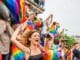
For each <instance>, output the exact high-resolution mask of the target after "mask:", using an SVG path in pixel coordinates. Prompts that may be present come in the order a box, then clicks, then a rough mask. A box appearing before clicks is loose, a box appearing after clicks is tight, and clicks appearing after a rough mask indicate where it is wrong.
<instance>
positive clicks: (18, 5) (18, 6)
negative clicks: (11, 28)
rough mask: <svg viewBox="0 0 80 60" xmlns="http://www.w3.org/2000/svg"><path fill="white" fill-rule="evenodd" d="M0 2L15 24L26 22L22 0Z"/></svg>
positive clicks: (3, 0)
mask: <svg viewBox="0 0 80 60" xmlns="http://www.w3.org/2000/svg"><path fill="white" fill-rule="evenodd" d="M1 1H2V2H3V3H4V4H5V5H6V6H7V8H8V9H9V10H10V12H11V14H12V16H13V18H14V21H15V23H20V22H23V21H25V20H26V18H25V12H26V11H25V6H24V5H25V3H24V0H1Z"/></svg>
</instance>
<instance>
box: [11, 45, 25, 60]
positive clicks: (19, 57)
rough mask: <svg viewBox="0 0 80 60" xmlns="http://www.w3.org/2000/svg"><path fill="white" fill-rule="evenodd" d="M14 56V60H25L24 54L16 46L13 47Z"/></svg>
mask: <svg viewBox="0 0 80 60" xmlns="http://www.w3.org/2000/svg"><path fill="white" fill-rule="evenodd" d="M12 56H13V57H14V60H25V57H24V53H23V52H22V51H21V50H20V49H18V48H17V47H16V46H15V45H13V46H12Z"/></svg>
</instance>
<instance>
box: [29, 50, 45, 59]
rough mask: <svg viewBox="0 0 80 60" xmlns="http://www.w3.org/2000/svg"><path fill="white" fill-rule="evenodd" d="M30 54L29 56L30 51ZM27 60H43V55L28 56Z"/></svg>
mask: <svg viewBox="0 0 80 60" xmlns="http://www.w3.org/2000/svg"><path fill="white" fill-rule="evenodd" d="M30 54H31V50H30ZM28 60H43V55H42V53H41V54H38V55H34V56H29V59H28Z"/></svg>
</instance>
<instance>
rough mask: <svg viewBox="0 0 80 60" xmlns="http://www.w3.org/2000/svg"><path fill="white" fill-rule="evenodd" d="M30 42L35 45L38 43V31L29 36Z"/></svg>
mask: <svg viewBox="0 0 80 60" xmlns="http://www.w3.org/2000/svg"><path fill="white" fill-rule="evenodd" d="M29 40H30V42H31V44H34V45H37V44H39V43H40V34H39V33H38V32H34V33H33V34H32V35H31V37H30V38H29Z"/></svg>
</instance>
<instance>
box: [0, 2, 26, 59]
mask: <svg viewBox="0 0 80 60" xmlns="http://www.w3.org/2000/svg"><path fill="white" fill-rule="evenodd" d="M1 1H2V2H3V3H4V4H5V5H6V6H7V8H8V9H9V10H10V12H11V14H12V16H13V18H14V21H15V23H20V22H21V20H24V12H23V11H25V10H24V0H1ZM12 55H13V57H14V60H24V53H23V52H22V51H21V50H20V49H18V48H17V47H16V46H15V45H13V46H12Z"/></svg>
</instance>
